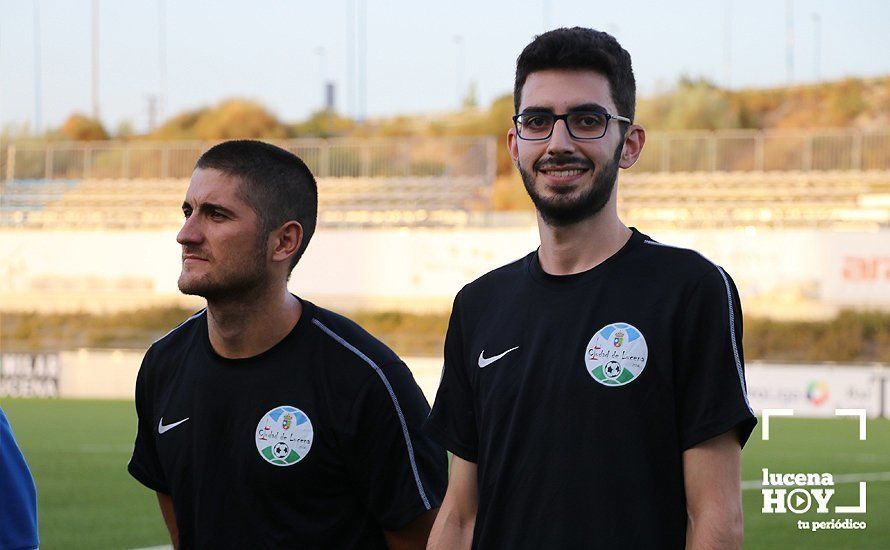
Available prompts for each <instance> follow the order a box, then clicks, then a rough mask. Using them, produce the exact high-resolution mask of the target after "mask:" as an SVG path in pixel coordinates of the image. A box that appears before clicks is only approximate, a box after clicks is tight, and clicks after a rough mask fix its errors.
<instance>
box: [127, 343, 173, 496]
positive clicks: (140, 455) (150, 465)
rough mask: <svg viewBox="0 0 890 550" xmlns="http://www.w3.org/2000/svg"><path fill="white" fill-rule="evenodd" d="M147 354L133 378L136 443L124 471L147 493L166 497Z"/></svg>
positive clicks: (165, 479)
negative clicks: (150, 490)
mask: <svg viewBox="0 0 890 550" xmlns="http://www.w3.org/2000/svg"><path fill="white" fill-rule="evenodd" d="M150 354H151V350H149V351H148V353H146V354H145V357H144V358H143V359H142V366H141V367H140V368H139V374H137V375H136V416H137V419H138V420H137V425H136V443H135V444H134V446H133V456H132V457H131V458H130V462H129V464H127V471H128V472H130V475H131V476H133V477H134V478H136V480H137V481H139V483H142V484H143V485H145V486H146V487H148V488H149V489H154V490H155V491H158V492H161V493H165V494H170V489H169V487H168V484H167V478H166V476H165V475H164V471H163V469H162V468H161V463H160V460H159V459H158V453H157V449H156V447H155V437H154V430H155V427H154V400H153V399H152V395H151V393H150V389H149V385H148V382H147V380H146V379H147V377H148V367H147V366H148V363H149V355H150Z"/></svg>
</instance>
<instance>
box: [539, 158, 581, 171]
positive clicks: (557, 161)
mask: <svg viewBox="0 0 890 550" xmlns="http://www.w3.org/2000/svg"><path fill="white" fill-rule="evenodd" d="M563 166H571V167H573V168H586V169H588V170H593V163H592V162H590V160H589V159H586V158H583V157H566V156H559V157H547V158H542V159H538V160H537V161H536V162H535V164H534V166H533V168H534V169H535V170H536V171H541V170H553V169H558V168H562V167H563Z"/></svg>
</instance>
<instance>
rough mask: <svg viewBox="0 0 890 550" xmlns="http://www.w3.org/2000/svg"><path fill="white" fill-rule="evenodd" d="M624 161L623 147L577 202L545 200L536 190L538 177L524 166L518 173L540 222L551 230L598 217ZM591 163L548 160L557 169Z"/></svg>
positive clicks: (571, 159)
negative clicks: (539, 216)
mask: <svg viewBox="0 0 890 550" xmlns="http://www.w3.org/2000/svg"><path fill="white" fill-rule="evenodd" d="M620 158H621V146H620V145H619V146H618V147H617V148H616V149H615V155H613V157H612V161H611V162H610V163H609V164H607V165H605V166H603V168H602V170H600V172H599V173H598V174H597V175H596V176H595V178H594V180H593V184H592V185H591V186H590V188H589V189H587V190H586V191H584V192H583V193H582V194H581V196H579V197H577V198H575V199H567V198H563V197H559V196H558V197H556V198H545V197H542V196H541V195H539V194H538V192H537V191H536V190H535V176H534V174H533V173H529V172H527V171H526V170H525V169H524V168H523V167H522V165H521V164H520V165H519V174H520V175H521V176H522V183H523V185H525V190H526V192H527V193H528V196H529V197H531V199H532V202H533V203H534V205H535V208H537V210H538V212H540V213H541V219H542V220H544V223H546V224H547V225H549V226H551V227H565V226H568V225H572V224H575V223H578V222H580V221H581V220H586V219H587V218H590V217H591V216H594V215H596V214H597V213H598V212H599V211H600V210H602V209H603V207H604V206H606V203H607V202H609V197H611V196H612V189H614V188H615V182H616V181H617V180H618V160H619V159H620ZM582 163H586V164H589V161H586V160H584V161H581V159H577V158H573V157H561V158H560V157H554V158H553V159H551V160H550V161H548V165H550V166H558V165H560V164H563V165H566V166H569V165H578V164H582Z"/></svg>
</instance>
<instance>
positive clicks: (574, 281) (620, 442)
mask: <svg viewBox="0 0 890 550" xmlns="http://www.w3.org/2000/svg"><path fill="white" fill-rule="evenodd" d="M635 93H636V92H635V82H634V76H633V71H632V68H631V61H630V55H629V54H628V53H627V52H626V51H625V50H624V49H623V48H622V47H621V46H620V45H619V44H618V42H617V41H616V40H615V39H614V38H613V37H611V36H609V35H608V34H606V33H603V32H598V31H594V30H591V29H582V28H573V29H557V30H554V31H551V32H548V33H545V34H543V35H540V36H538V37H537V38H536V39H535V40H534V41H533V42H532V43H531V44H529V45H528V46H527V47H526V48H525V50H524V51H523V52H522V54H521V55H520V56H519V59H518V61H517V68H516V82H515V88H514V103H515V108H516V113H517V114H516V116H515V117H514V119H513V120H514V126H513V128H511V129H510V131H509V134H508V138H509V148H510V154H511V156H512V158H513V160H514V162H515V163H516V166H517V168H518V169H519V172H520V174H521V175H522V181H523V183H524V185H525V188H526V190H527V191H528V193H529V195H530V196H531V198H532V201H533V202H534V204H535V207H536V210H537V217H538V228H539V233H540V236H541V246H540V248H538V250H536V251H534V252H532V253H531V254H529V255H528V256H526V257H525V258H523V259H521V260H518V261H516V262H514V263H512V264H509V265H506V266H504V267H502V268H500V269H497V270H495V271H493V272H491V273H488V274H486V275H484V276H483V277H481V278H479V279H478V280H476V281H474V282H472V283H470V284H468V285H467V286H465V287H464V288H463V289H462V290H461V291H460V293H458V295H457V297H456V298H455V301H454V309H453V311H452V314H451V321H450V324H449V328H448V334H447V337H446V342H445V366H444V370H443V373H442V382H441V384H440V387H439V391H438V395H437V397H436V401H435V405H434V407H433V410H432V413H431V414H430V417H429V418H428V420H427V423H426V425H425V429H426V430H427V432H428V433H429V434H430V435H431V436H432V437H433V439H435V440H437V441H439V442H440V443H442V444H443V445H444V446H445V447H446V448H448V449H449V450H450V451H452V452H453V454H454V459H453V462H452V466H451V474H450V480H449V485H448V491H447V493H446V496H445V500H444V502H443V505H442V509H441V511H440V513H439V515H438V518H437V520H436V523H435V525H434V527H433V533H432V535H431V538H430V548H434V549H440V548H441V549H452V548H469V547H470V546H472V547H474V548H511V549H515V548H647V549H648V548H678V547H683V546H684V545H688V546H689V547H693V548H735V547H739V546H740V545H741V539H742V516H741V498H740V488H739V471H740V466H739V464H740V451H741V446H742V445H744V443H745V441H746V440H747V438H748V436H749V435H750V433H751V430H752V429H753V427H754V424H755V423H756V418H755V416H754V414H753V413H752V411H751V408H750V406H749V404H748V400H747V396H746V390H745V380H744V370H743V360H742V345H741V337H742V325H741V309H740V304H739V298H738V293H737V291H736V289H735V285H734V283H733V282H732V279H730V277H729V276H728V275H727V274H726V272H725V271H723V269H722V268H720V267H718V266H716V265H714V264H712V263H711V262H709V261H708V260H707V259H705V258H704V257H702V256H701V255H699V254H698V253H696V252H694V251H691V250H685V249H681V248H675V247H671V246H668V245H664V244H661V243H658V242H656V241H654V240H652V239H651V238H649V237H647V236H646V235H643V234H642V233H640V232H639V231H637V230H636V229H633V228H628V227H627V226H626V225H624V223H622V221H621V220H620V219H619V218H618V213H617V206H616V201H617V186H616V181H617V175H618V169H619V168H625V169H626V168H630V167H631V166H633V164H634V163H635V162H636V160H637V158H638V157H639V155H640V153H641V151H642V149H643V145H644V143H645V140H646V134H645V131H644V129H643V128H642V127H641V126H640V125H638V124H635V123H634V122H633V120H634V106H635Z"/></svg>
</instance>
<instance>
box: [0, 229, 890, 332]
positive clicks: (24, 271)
mask: <svg viewBox="0 0 890 550" xmlns="http://www.w3.org/2000/svg"><path fill="white" fill-rule="evenodd" d="M651 236H652V237H653V238H655V239H656V240H659V241H661V242H663V243H666V244H674V245H678V246H684V247H691V248H695V249H696V250H699V251H700V252H702V253H703V254H704V255H705V256H707V257H708V258H710V259H711V260H712V261H714V262H717V263H719V264H720V265H722V266H724V267H725V268H726V269H727V270H728V271H729V273H730V274H731V275H732V276H733V278H734V279H735V281H736V283H737V284H738V286H739V289H740V292H741V294H742V299H743V305H744V307H745V309H746V311H747V312H749V313H756V314H759V315H769V316H772V317H810V318H812V317H826V316H830V315H832V314H833V313H834V312H835V311H836V309H837V308H839V307H845V306H853V307H868V308H883V309H890V231H883V232H876V233H835V232H827V231H817V230H797V231H773V230H759V229H757V230H755V229H751V230H748V231H730V230H725V231H665V232H659V233H658V234H653V235H651ZM537 245H538V234H537V229H536V227H534V226H533V225H527V226H523V227H512V228H489V229H486V228H477V229H461V230H457V229H412V230H409V229H366V230H357V229H356V230H322V231H320V232H319V233H318V234H317V235H316V236H315V237H314V238H313V241H312V243H311V244H310V246H309V249H308V250H307V252H306V255H305V257H304V258H303V260H302V261H301V263H300V265H299V266H298V267H297V269H296V270H295V271H294V276H293V278H292V280H291V285H290V286H291V289H292V290H293V291H294V292H296V293H298V294H300V295H301V296H305V297H307V298H309V299H313V300H316V301H318V302H319V303H320V304H323V305H325V306H327V307H330V308H333V309H337V310H342V311H354V310H358V309H372V310H382V309H401V310H419V311H448V308H449V307H450V305H451V301H452V299H453V297H454V294H455V293H456V292H457V291H458V290H459V289H460V287H461V286H462V285H463V284H465V283H467V282H469V281H471V280H473V279H475V278H476V277H478V276H480V275H482V274H483V273H485V272H487V271H489V270H491V269H493V268H495V267H497V266H500V265H503V264H505V263H508V262H511V261H513V260H515V259H517V258H520V257H522V256H524V255H525V254H527V253H528V252H530V251H531V250H534V249H535V247H537ZM179 269H180V249H179V246H178V245H177V244H176V241H175V232H173V231H166V232H165V231H157V232H85V231H71V232H64V231H59V232H53V231H13V230H2V231H0V309H2V310H7V311H9V310H43V311H66V310H67V311H71V310H92V311H95V310H120V309H134V308H138V307H144V306H146V305H152V304H161V303H186V304H189V305H191V306H195V307H198V306H199V305H200V304H201V303H202V302H201V300H200V299H196V298H186V297H183V296H181V295H180V294H179V293H178V291H177V288H176V279H177V277H178V275H179Z"/></svg>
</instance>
